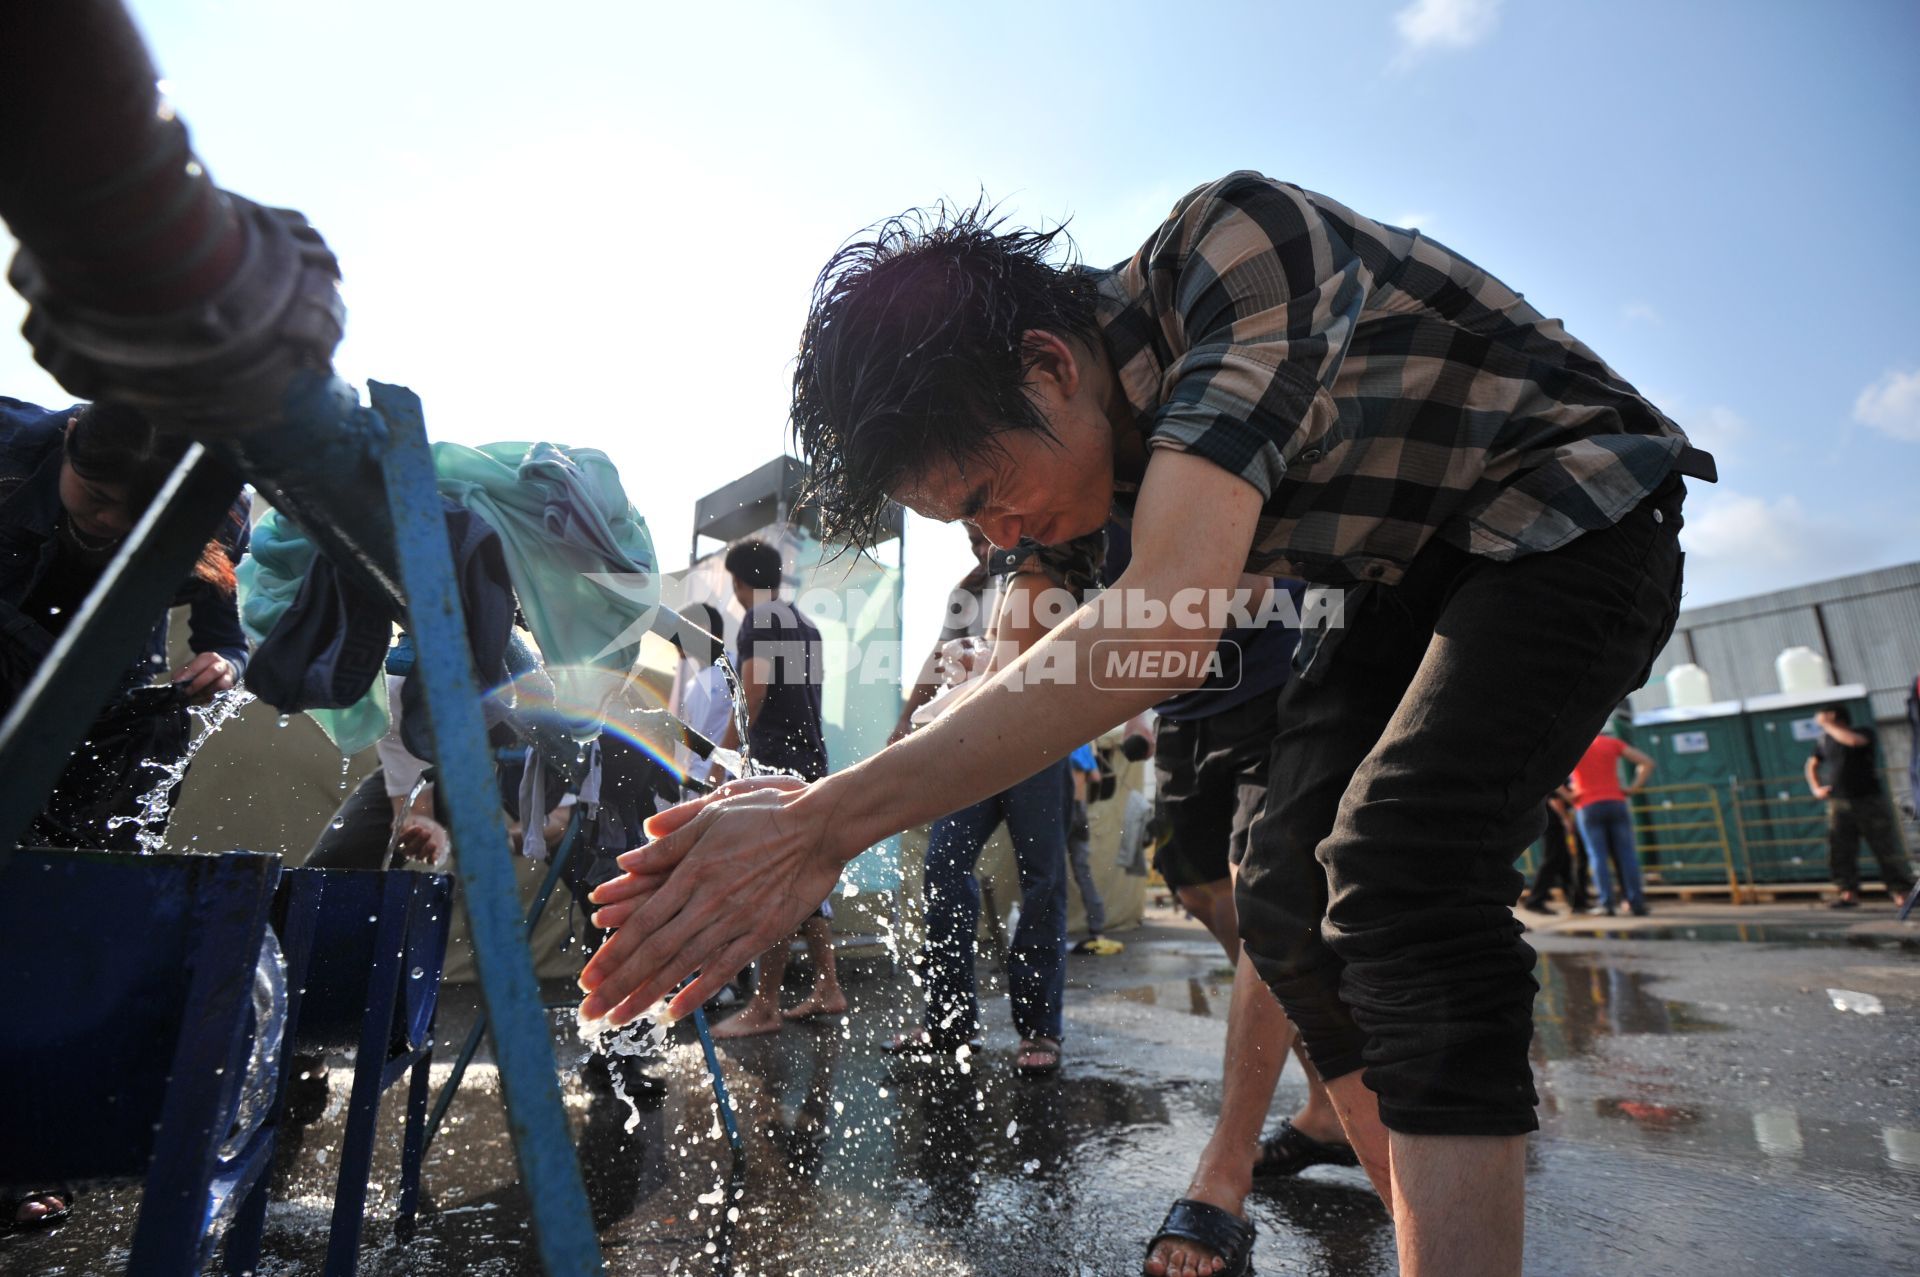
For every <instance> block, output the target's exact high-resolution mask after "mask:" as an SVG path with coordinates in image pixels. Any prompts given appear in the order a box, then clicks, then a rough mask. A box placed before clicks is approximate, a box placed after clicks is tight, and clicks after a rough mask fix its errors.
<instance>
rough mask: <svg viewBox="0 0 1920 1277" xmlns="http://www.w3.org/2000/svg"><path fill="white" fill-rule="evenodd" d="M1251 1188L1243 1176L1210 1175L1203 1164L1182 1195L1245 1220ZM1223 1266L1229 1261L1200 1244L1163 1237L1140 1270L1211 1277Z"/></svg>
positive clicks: (1162, 1276) (1159, 1276)
mask: <svg viewBox="0 0 1920 1277" xmlns="http://www.w3.org/2000/svg"><path fill="white" fill-rule="evenodd" d="M1236 1178H1237V1180H1238V1183H1237V1184H1236V1183H1235V1182H1234V1181H1235V1180H1236ZM1251 1187H1252V1182H1251V1181H1250V1180H1249V1179H1248V1178H1247V1177H1246V1176H1245V1175H1244V1174H1243V1175H1240V1176H1238V1177H1236V1176H1234V1175H1233V1174H1232V1173H1231V1172H1228V1173H1217V1172H1210V1171H1209V1170H1208V1168H1207V1167H1206V1166H1205V1165H1204V1164H1203V1165H1202V1166H1201V1167H1200V1169H1199V1170H1198V1171H1197V1172H1195V1173H1194V1177H1193V1182H1192V1183H1191V1184H1189V1185H1187V1191H1186V1192H1185V1193H1184V1194H1182V1196H1184V1197H1188V1198H1191V1199H1193V1200H1194V1201H1196V1202H1205V1203H1206V1204H1207V1205H1209V1206H1218V1207H1219V1208H1220V1209H1221V1210H1225V1211H1231V1212H1233V1213H1234V1214H1235V1215H1236V1216H1238V1217H1239V1218H1241V1219H1243V1220H1244V1219H1245V1218H1246V1217H1247V1212H1246V1209H1245V1207H1246V1200H1247V1192H1248V1190H1249V1189H1250V1188H1251ZM1224 1267H1226V1262H1225V1261H1224V1260H1222V1259H1221V1258H1220V1256H1218V1255H1216V1254H1214V1253H1213V1252H1212V1251H1211V1250H1208V1249H1207V1248H1206V1247H1205V1246H1202V1245H1201V1244H1200V1243H1199V1242H1194V1241H1188V1240H1187V1239H1186V1238H1184V1237H1163V1238H1161V1239H1160V1241H1159V1242H1158V1243H1156V1244H1155V1245H1154V1248H1153V1249H1152V1250H1151V1251H1149V1252H1148V1253H1147V1262H1146V1265H1145V1267H1144V1268H1143V1269H1142V1270H1141V1271H1142V1272H1144V1273H1145V1274H1146V1277H1210V1275H1211V1274H1213V1273H1217V1272H1219V1271H1220V1270H1221V1269H1222V1268H1224Z"/></svg>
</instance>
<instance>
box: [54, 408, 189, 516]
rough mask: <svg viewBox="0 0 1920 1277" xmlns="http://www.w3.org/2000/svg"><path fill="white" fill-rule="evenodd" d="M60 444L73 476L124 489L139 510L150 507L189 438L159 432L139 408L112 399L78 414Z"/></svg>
mask: <svg viewBox="0 0 1920 1277" xmlns="http://www.w3.org/2000/svg"><path fill="white" fill-rule="evenodd" d="M62 446H63V447H64V449H65V452H66V459H67V464H68V465H69V466H71V467H73V471H74V473H75V474H77V475H79V476H80V477H81V478H83V479H87V480H89V481H91V482H94V483H111V484H114V485H116V486H119V487H124V488H125V489H126V490H127V495H128V497H129V498H130V499H131V500H132V503H133V505H134V507H135V508H136V509H145V508H146V505H147V503H148V502H149V501H151V500H152V499H153V495H154V494H155V493H156V492H158V491H160V488H161V485H163V484H164V483H166V481H167V476H168V475H169V474H171V473H172V472H173V468H174V466H176V465H178V464H179V462H180V458H181V456H182V455H183V454H184V453H185V452H186V450H187V442H186V440H184V439H179V438H171V437H168V436H165V435H162V434H160V433H158V432H157V431H155V430H154V428H153V427H152V425H150V424H149V423H148V421H147V419H146V418H145V417H144V416H142V415H141V414H140V412H139V410H138V409H135V408H129V407H127V406H125V405H124V404H111V403H90V404H87V405H85V406H84V407H82V408H81V409H80V411H79V412H77V413H75V414H74V418H73V428H72V429H71V430H68V431H67V433H66V438H65V442H64V444H63V445H62Z"/></svg>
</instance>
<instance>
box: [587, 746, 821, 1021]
mask: <svg viewBox="0 0 1920 1277" xmlns="http://www.w3.org/2000/svg"><path fill="white" fill-rule="evenodd" d="M810 795H811V789H810V787H809V786H808V785H806V784H805V783H804V782H802V781H799V780H795V779H793V778H791V777H784V776H769V777H760V778H756V779H752V780H737V781H731V782H729V783H728V784H726V785H723V786H721V787H720V788H719V789H717V790H715V791H714V792H713V793H711V794H708V795H705V796H704V797H701V798H698V799H695V800H693V801H692V802H686V803H681V804H680V805H679V806H678V807H672V808H669V809H667V810H666V811H663V812H661V813H660V814H659V815H657V816H654V817H653V818H652V819H650V820H648V821H647V833H648V835H649V836H650V837H651V838H652V839H653V841H652V842H649V843H648V844H647V845H646V846H644V847H639V848H636V849H635V850H633V851H629V852H627V853H626V854H625V855H623V856H621V857H620V862H619V863H620V867H621V868H622V869H623V870H625V871H626V872H625V874H623V875H622V876H621V877H619V878H615V879H613V880H612V881H611V882H607V883H603V884H601V886H600V887H599V888H597V889H596V890H595V891H594V893H593V897H592V899H593V902H594V903H595V904H597V905H599V906H601V908H600V909H599V910H598V911H597V912H596V913H595V914H594V916H593V921H594V925H596V926H598V927H602V928H607V929H611V930H613V931H614V934H613V935H612V936H611V937H610V938H609V939H608V940H607V942H606V943H605V944H603V945H601V946H600V951H599V952H598V953H596V954H594V956H593V960H592V961H591V962H589V963H587V966H586V969H585V970H584V971H582V972H581V973H580V987H581V988H582V989H584V990H586V991H587V998H586V1000H585V1001H584V1002H582V1003H581V1006H580V1013H581V1015H582V1016H584V1017H586V1018H588V1019H597V1018H599V1017H601V1016H607V1017H608V1018H609V1019H610V1020H611V1021H612V1022H613V1023H615V1024H625V1023H627V1022H628V1021H629V1020H632V1019H633V1018H634V1017H636V1016H638V1015H640V1014H642V1013H644V1012H645V1011H646V1010H647V1008H649V1007H651V1006H652V1005H653V1004H654V1003H655V1002H657V1001H659V1000H660V999H661V998H662V997H665V996H666V995H667V994H668V993H670V992H672V990H673V987H674V986H675V985H676V984H678V983H679V982H680V981H681V980H682V979H683V978H684V977H686V976H687V975H690V974H692V973H693V972H695V971H697V972H699V978H698V979H696V980H695V981H694V982H693V983H692V984H690V985H688V986H687V987H686V988H685V989H682V990H681V991H680V993H679V995H678V996H677V997H675V998H674V1000H673V1005H672V1006H671V1007H670V1008H669V1013H670V1014H671V1015H672V1016H673V1017H674V1018H676V1019H677V1018H679V1017H680V1016H682V1015H686V1014H689V1013H690V1012H692V1011H693V1009H694V1008H696V1007H698V1006H700V1005H701V1004H702V1003H704V1002H705V1001H706V1000H707V999H708V998H710V997H712V996H713V995H714V994H715V993H717V992H719V990H720V988H721V986H723V985H724V984H725V983H726V982H727V981H728V980H731V979H732V978H733V976H734V974H735V973H736V972H738V971H739V970H740V968H742V967H744V966H746V965H747V963H749V962H751V961H753V959H754V958H755V957H757V956H758V955H759V954H760V953H762V952H763V951H765V950H766V949H769V948H771V947H772V946H773V945H774V944H776V943H777V942H779V941H781V940H784V939H786V938H787V937H788V936H791V935H792V934H793V933H794V931H795V930H796V929H797V928H798V927H799V926H800V924H801V923H802V922H803V921H805V920H806V917H807V915H808V914H810V913H812V912H813V911H814V910H815V909H817V908H819V907H820V902H821V901H823V900H825V899H826V898H827V895H828V893H829V892H831V891H832V890H833V886H834V883H836V882H837V881H839V878H840V869H841V866H842V864H843V863H844V858H843V857H841V856H839V855H836V854H835V850H834V840H833V839H831V838H830V837H829V836H828V828H829V827H828V823H827V819H826V814H825V811H824V808H823V806H822V804H820V803H818V802H817V801H812V802H810V801H808V799H809V797H810Z"/></svg>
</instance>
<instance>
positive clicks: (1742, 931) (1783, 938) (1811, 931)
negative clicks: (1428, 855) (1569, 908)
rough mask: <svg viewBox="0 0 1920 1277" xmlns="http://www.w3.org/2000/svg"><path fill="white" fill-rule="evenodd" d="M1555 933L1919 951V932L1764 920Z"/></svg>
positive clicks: (1586, 937)
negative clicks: (1828, 927)
mask: <svg viewBox="0 0 1920 1277" xmlns="http://www.w3.org/2000/svg"><path fill="white" fill-rule="evenodd" d="M1553 934H1554V935H1558V936H1573V937H1576V938H1578V939H1582V940H1700V941H1707V942H1720V943H1725V942H1733V943H1737V944H1780V945H1792V946H1794V947H1796V948H1801V949H1873V950H1880V951H1883V952H1893V953H1920V932H1915V933H1913V934H1911V935H1896V934H1890V933H1886V932H1864V933H1863V932H1854V931H1834V930H1822V929H1815V928H1808V927H1794V926H1785V925H1780V924H1775V923H1764V922H1724V923H1707V924H1704V925H1701V926H1672V927H1632V928H1628V927H1569V928H1566V929H1564V930H1560V931H1555V932H1554V933H1553Z"/></svg>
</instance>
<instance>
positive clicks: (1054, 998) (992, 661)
mask: <svg viewBox="0 0 1920 1277" xmlns="http://www.w3.org/2000/svg"><path fill="white" fill-rule="evenodd" d="M1105 554H1106V537H1105V534H1104V533H1103V532H1094V533H1090V534H1088V535H1087V536H1084V537H1079V538H1076V539H1075V540H1073V541H1070V542H1068V543H1066V544H1065V545H1060V546H1040V545H1036V544H1033V543H1031V542H1023V543H1021V544H1020V545H1018V546H1016V547H1015V548H1013V549H1011V550H994V551H992V552H991V553H990V554H989V556H988V572H989V573H990V574H991V575H993V576H995V577H998V578H1001V579H1002V580H1003V582H1004V584H1003V585H1002V586H1001V588H1000V590H999V592H998V594H997V598H998V606H997V609H996V614H995V616H994V617H993V619H992V620H991V621H990V622H989V625H988V631H987V639H988V642H987V644H986V646H985V648H984V649H980V650H979V651H976V650H974V649H968V653H967V659H968V660H970V661H971V660H976V659H977V660H983V661H986V662H988V663H989V668H995V669H998V668H1004V667H1005V666H1007V665H1010V664H1012V663H1013V662H1014V661H1015V660H1017V659H1018V658H1019V656H1020V654H1021V653H1023V652H1025V651H1026V650H1027V648H1028V647H1030V646H1031V645H1032V644H1033V642H1034V640H1035V639H1037V638H1038V637H1039V636H1040V635H1042V634H1045V633H1046V632H1047V628H1048V627H1047V625H1046V623H1045V622H1044V621H1043V620H1041V619H1040V617H1039V615H1038V613H1039V612H1040V611H1041V610H1042V609H1041V606H1040V601H1041V597H1042V596H1043V595H1044V594H1045V593H1046V592H1048V591H1050V590H1064V591H1067V592H1068V593H1069V594H1070V595H1071V596H1072V597H1073V598H1074V599H1075V600H1076V601H1078V600H1079V599H1082V598H1084V597H1086V596H1087V594H1088V593H1089V592H1091V591H1092V590H1093V589H1094V588H1096V587H1097V586H1098V585H1099V582H1100V565H1101V560H1102V559H1103V558H1104V557H1105ZM949 650H952V649H949ZM957 672H958V673H960V674H962V675H972V674H974V673H975V670H974V669H973V668H972V667H971V665H970V664H969V665H968V667H967V668H965V669H963V670H960V671H957ZM964 695H965V694H964V693H955V694H954V695H953V696H951V697H950V698H949V699H948V700H947V701H946V702H945V704H946V706H947V709H946V711H945V712H951V711H952V709H953V708H954V707H955V706H956V705H957V704H959V703H961V702H962V701H963V700H964ZM1067 772H1068V763H1067V760H1066V759H1065V758H1058V759H1055V760H1054V761H1053V762H1051V763H1049V764H1047V765H1046V766H1045V767H1042V768H1041V769H1040V770H1039V771H1037V772H1035V773H1034V774H1032V775H1031V776H1028V777H1027V778H1026V779H1025V780H1022V781H1020V782H1018V783H1016V784H1014V785H1012V786H1010V787H1009V788H1007V789H1005V790H1003V791H1001V792H1000V793H998V794H996V795H994V796H993V797H991V798H988V799H985V800H983V801H981V802H977V803H974V804H973V805H972V806H969V807H963V808H961V809H960V810H959V811H955V812H951V813H949V814H948V815H946V816H943V817H941V818H940V819H939V820H937V821H935V822H934V824H933V828H932V830H931V831H930V832H929V834H928V836H927V868H926V886H925V891H926V919H927V942H926V946H925V948H924V949H923V950H922V961H923V962H924V963H925V965H926V971H927V1006H926V1013H925V1018H924V1021H923V1027H922V1028H920V1029H917V1030H911V1031H908V1032H905V1033H902V1034H900V1035H898V1036H897V1037H895V1038H893V1039H892V1040H891V1041H889V1042H888V1043H887V1044H886V1049H887V1050H888V1051H889V1052H891V1053H893V1054H899V1055H923V1054H936V1055H942V1056H947V1057H951V1056H952V1055H953V1054H954V1053H955V1052H956V1051H958V1050H959V1049H960V1048H962V1047H968V1048H973V1049H977V1048H978V1047H979V1045H980V1044H981V1042H982V1035H981V1028H980V995H979V987H978V985H977V984H976V982H975V978H974V965H973V964H974V956H975V952H976V944H975V941H976V938H977V936H978V934H979V929H980V882H979V880H978V879H977V878H975V877H974V874H973V869H974V866H975V865H976V864H978V863H979V860H980V853H981V851H982V850H983V849H984V848H985V847H986V844H987V839H988V838H990V837H992V836H993V831H994V829H995V828H996V827H997V826H999V825H1000V824H1001V823H1002V822H1003V821H1004V822H1005V823H1006V826H1007V833H1008V835H1009V836H1010V837H1011V839H1012V841H1013V856H1014V863H1015V865H1016V866H1017V867H1018V870H1019V874H1020V923H1019V925H1018V926H1017V927H1015V928H1014V932H1013V937H1012V940H1011V942H1010V943H1009V944H1008V946H1007V993H1008V997H1009V999H1010V1000H1011V1002H1012V1003H1013V1024H1014V1029H1015V1030H1016V1031H1017V1032H1018V1033H1019V1034H1020V1046H1019V1049H1018V1051H1017V1052H1016V1054H1015V1056H1014V1068H1015V1069H1016V1070H1017V1071H1018V1072H1020V1073H1021V1074H1023V1075H1026V1076H1040V1075H1044V1074H1049V1073H1054V1072H1057V1071H1058V1070H1059V1068H1060V1059H1061V1034H1062V1032H1063V1023H1064V1018H1063V1017H1064V1004H1065V999H1066V973H1067V965H1066V947H1067V873H1066V869H1067V866H1066V841H1067V838H1066V834H1067V829H1066V821H1065V819H1064V817H1065V814H1066V810H1067V803H1068V794H1069V792H1070V790H1069V787H1068V783H1067Z"/></svg>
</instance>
